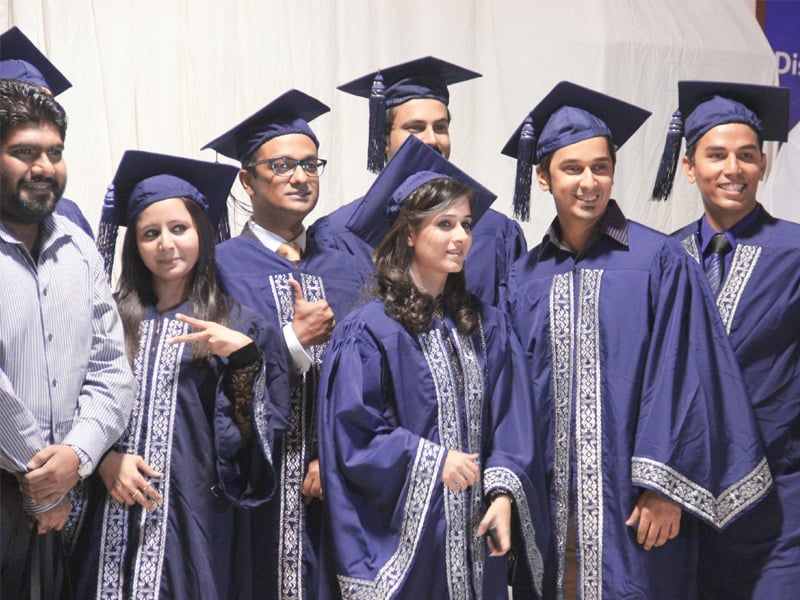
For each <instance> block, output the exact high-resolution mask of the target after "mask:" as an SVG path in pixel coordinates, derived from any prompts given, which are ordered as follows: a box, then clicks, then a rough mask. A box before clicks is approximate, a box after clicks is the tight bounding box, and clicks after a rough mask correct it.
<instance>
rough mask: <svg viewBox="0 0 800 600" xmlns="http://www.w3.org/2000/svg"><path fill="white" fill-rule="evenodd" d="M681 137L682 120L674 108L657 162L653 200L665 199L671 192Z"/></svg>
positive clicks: (679, 113) (679, 112)
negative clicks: (662, 151)
mask: <svg viewBox="0 0 800 600" xmlns="http://www.w3.org/2000/svg"><path fill="white" fill-rule="evenodd" d="M682 139H683V120H682V119H681V111H679V110H676V111H675V112H674V113H672V119H671V120H670V122H669V130H668V131H667V141H666V143H665V144H664V153H663V154H662V155H661V162H660V163H659V164H658V174H657V175H656V183H655V185H654V186H653V197H652V199H653V200H666V199H667V198H669V194H670V192H672V184H673V182H674V181H675V172H676V171H677V169H678V157H679V155H680V152H681V140H682Z"/></svg>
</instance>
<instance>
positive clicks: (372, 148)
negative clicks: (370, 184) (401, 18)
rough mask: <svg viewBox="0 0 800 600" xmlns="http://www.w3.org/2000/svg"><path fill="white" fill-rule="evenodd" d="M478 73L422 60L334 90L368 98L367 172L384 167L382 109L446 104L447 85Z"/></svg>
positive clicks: (430, 59)
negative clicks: (422, 101)
mask: <svg viewBox="0 0 800 600" xmlns="http://www.w3.org/2000/svg"><path fill="white" fill-rule="evenodd" d="M480 76H481V74H480V73H476V72H475V71H470V70H469V69H464V68H462V67H459V66H458V65H454V64H452V63H449V62H446V61H443V60H440V59H438V58H434V57H433V56H426V57H424V58H418V59H416V60H412V61H409V62H405V63H402V64H399V65H394V66H393V67H387V68H386V69H381V70H380V71H375V72H373V73H368V74H367V75H364V76H363V77H359V78H358V79H354V80H353V81H351V82H350V83H345V84H344V85H340V86H339V87H338V88H337V89H340V90H342V91H343V92H347V93H348V94H353V95H355V96H361V97H362V98H369V151H368V159H367V168H368V169H369V170H370V171H372V172H373V173H377V172H379V171H380V170H381V169H382V168H383V165H384V158H385V157H384V146H385V144H384V131H383V129H384V124H385V116H386V109H387V108H392V107H393V106H398V105H399V104H403V103H404V102H408V101H409V100H414V99H416V98H433V99H435V100H439V101H440V102H443V103H444V104H445V105H448V104H449V103H450V92H449V91H448V90H447V86H448V85H452V84H454V83H460V82H462V81H468V80H470V79H475V78H476V77H480Z"/></svg>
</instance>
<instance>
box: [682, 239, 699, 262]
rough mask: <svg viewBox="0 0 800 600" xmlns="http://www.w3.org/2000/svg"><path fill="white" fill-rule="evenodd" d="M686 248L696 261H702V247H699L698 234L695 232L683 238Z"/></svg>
mask: <svg viewBox="0 0 800 600" xmlns="http://www.w3.org/2000/svg"><path fill="white" fill-rule="evenodd" d="M681 245H682V246H683V248H684V250H686V252H688V253H689V256H691V257H692V258H693V259H694V260H695V262H698V263H699V262H700V248H698V247H697V235H696V234H693V235H690V236H689V237H687V238H683V239H682V240H681Z"/></svg>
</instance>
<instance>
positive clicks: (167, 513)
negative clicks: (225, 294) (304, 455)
mask: <svg viewBox="0 0 800 600" xmlns="http://www.w3.org/2000/svg"><path fill="white" fill-rule="evenodd" d="M178 312H181V313H183V314H187V315H191V314H192V312H191V307H190V305H189V303H188V302H185V303H184V304H182V305H180V306H178V307H177V308H175V309H173V310H170V311H167V312H165V313H162V314H160V315H159V314H158V313H157V312H156V311H155V309H154V307H152V306H150V307H147V308H146V312H145V316H144V319H143V320H142V324H141V327H140V338H139V343H140V348H139V352H138V355H137V357H136V361H135V364H134V375H135V377H136V380H137V382H138V384H139V393H138V396H137V401H136V403H135V404H134V409H133V412H132V414H131V420H130V423H129V424H128V428H127V430H126V431H125V433H124V434H123V436H122V437H121V438H120V440H119V442H118V444H117V446H116V447H115V449H116V450H117V451H120V452H126V453H129V454H138V455H140V456H142V457H143V458H144V460H145V461H146V462H147V463H148V464H149V465H150V466H151V467H153V468H154V469H155V470H157V471H159V472H160V473H162V477H161V478H160V479H157V480H154V481H153V482H151V485H153V486H155V487H156V488H157V489H158V490H159V492H160V493H161V495H162V496H163V499H164V502H163V504H162V505H161V506H159V507H158V508H157V509H156V510H155V511H146V510H144V509H143V508H142V507H141V506H140V505H138V504H135V505H133V506H130V507H129V506H128V505H127V504H120V503H118V502H117V501H115V500H114V499H113V498H111V496H109V495H108V493H107V492H106V489H105V486H104V485H103V482H102V481H101V479H100V477H99V475H98V474H95V475H93V476H92V478H90V480H89V482H88V484H89V500H88V505H87V508H86V512H85V513H84V517H83V518H84V519H85V520H86V522H87V525H88V527H84V528H83V529H82V530H81V531H80V533H79V538H78V540H77V543H76V547H75V549H74V552H73V561H74V564H75V570H76V572H77V577H76V581H75V585H76V593H75V597H76V598H136V599H137V600H147V599H149V598H169V599H171V600H179V599H185V600H195V599H197V598H204V599H209V600H213V599H223V598H225V599H243V598H251V597H254V595H253V590H252V588H251V587H250V584H251V581H252V575H251V570H252V569H253V568H254V565H253V564H252V555H251V553H252V544H251V542H252V540H251V539H250V527H249V513H248V511H247V510H246V509H248V508H251V507H254V506H256V505H258V504H261V503H263V502H265V501H266V500H267V498H269V496H270V495H271V494H272V492H273V489H274V488H275V481H276V478H275V474H274V470H273V468H272V461H271V455H270V440H269V435H270V429H269V428H270V418H271V412H272V407H271V405H270V401H269V398H270V394H271V393H273V394H285V393H286V388H287V386H288V381H287V379H286V364H285V362H284V361H283V360H282V358H283V357H282V356H281V357H279V359H280V360H279V362H278V363H277V364H276V363H272V362H271V358H270V356H269V354H267V355H266V359H265V360H264V361H262V366H261V370H260V373H259V374H258V375H257V377H256V379H255V381H254V384H253V394H254V396H253V402H252V407H251V411H252V412H251V414H252V421H253V434H254V435H253V439H252V441H251V443H250V444H249V445H245V446H243V445H242V436H241V434H240V432H239V429H238V428H237V426H236V424H235V421H234V420H233V410H234V398H232V397H230V396H228V394H227V393H226V390H225V389H224V387H223V383H222V382H223V377H224V374H225V372H226V369H227V359H225V358H222V357H218V356H213V357H212V358H211V360H210V361H209V363H208V365H207V366H198V365H197V364H196V363H195V361H194V357H193V356H192V351H191V347H190V346H189V345H187V344H179V345H174V346H171V345H169V344H168V343H167V342H168V340H169V339H171V338H173V337H175V336H177V335H183V334H186V333H189V332H190V331H191V328H190V327H189V326H188V325H187V324H185V323H182V322H180V321H177V320H176V319H175V314H176V313H178ZM228 326H229V327H230V328H231V329H236V330H238V331H241V332H243V333H245V334H246V335H248V336H249V337H251V338H252V339H253V340H254V341H255V342H256V344H257V345H258V347H259V348H261V349H262V351H263V350H264V349H267V348H269V347H270V345H271V344H274V343H275V337H276V336H277V333H276V332H275V330H274V329H272V328H270V327H268V326H267V324H266V323H265V321H264V320H263V319H261V318H260V317H258V316H257V315H256V314H255V313H252V312H251V311H249V310H247V309H244V308H242V307H234V308H233V311H232V314H231V319H230V323H229V325H228Z"/></svg>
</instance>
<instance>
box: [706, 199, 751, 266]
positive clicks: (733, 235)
mask: <svg viewBox="0 0 800 600" xmlns="http://www.w3.org/2000/svg"><path fill="white" fill-rule="evenodd" d="M760 216H761V205H760V204H756V207H755V208H754V209H753V210H751V211H750V213H749V214H748V215H747V216H746V217H744V218H743V219H740V220H739V221H738V222H737V223H736V224H735V225H734V226H733V227H731V228H730V229H728V230H727V231H723V232H721V233H724V234H725V237H726V238H728V241H729V242H730V244H731V249H734V248H736V240H737V238H738V237H739V236H741V235H742V234H743V233H744V232H745V231H747V230H748V229H750V227H752V226H753V225H755V223H756V222H757V221H758V218H759V217H760ZM697 233H698V237H699V238H700V239H699V241H700V252H701V254H702V255H703V256H705V255H707V254H708V252H709V249H708V245H709V244H710V243H711V238H712V237H714V235H716V234H717V233H720V232H718V231H716V230H715V229H714V228H713V227H711V225H710V224H709V222H708V219H707V218H706V216H705V215H703V216H702V218H701V219H700V228H699V230H698V232H697Z"/></svg>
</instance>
